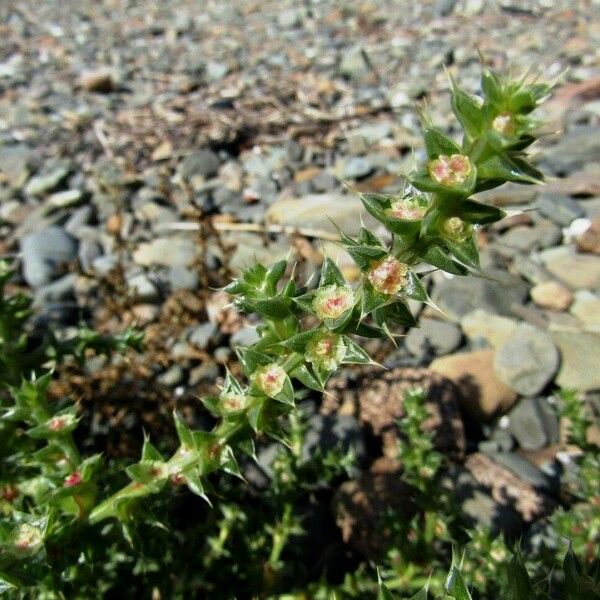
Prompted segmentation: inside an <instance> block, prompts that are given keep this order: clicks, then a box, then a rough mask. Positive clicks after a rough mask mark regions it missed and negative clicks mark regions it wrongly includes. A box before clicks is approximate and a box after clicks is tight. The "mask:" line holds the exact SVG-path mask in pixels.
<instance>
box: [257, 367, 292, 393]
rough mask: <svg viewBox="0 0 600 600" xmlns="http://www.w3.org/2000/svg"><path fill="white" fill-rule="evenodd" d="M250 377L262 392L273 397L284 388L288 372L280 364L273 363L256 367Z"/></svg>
mask: <svg viewBox="0 0 600 600" xmlns="http://www.w3.org/2000/svg"><path fill="white" fill-rule="evenodd" d="M250 378H251V380H252V382H253V383H254V385H255V386H256V387H257V388H258V389H259V390H260V391H261V392H263V393H264V394H266V395H267V396H269V397H270V398H273V397H275V396H277V394H279V393H280V392H281V390H282V389H283V385H284V383H285V379H286V372H285V370H284V369H283V368H282V367H281V366H279V365H278V364H276V363H271V364H270V365H265V366H264V367H260V368H259V369H256V371H254V373H252V375H251V377H250Z"/></svg>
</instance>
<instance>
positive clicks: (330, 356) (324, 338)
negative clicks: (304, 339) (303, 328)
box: [304, 333, 346, 371]
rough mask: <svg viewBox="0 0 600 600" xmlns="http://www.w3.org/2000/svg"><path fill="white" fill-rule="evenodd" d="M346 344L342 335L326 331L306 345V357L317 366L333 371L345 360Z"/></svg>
mask: <svg viewBox="0 0 600 600" xmlns="http://www.w3.org/2000/svg"><path fill="white" fill-rule="evenodd" d="M345 355H346V346H345V345H344V340H343V338H342V336H341V335H336V334H334V333H326V334H324V335H321V336H318V337H315V338H314V339H313V340H312V341H311V342H309V343H308V345H307V346H306V352H305V355H304V356H305V358H306V360H307V361H308V362H311V363H313V364H314V365H315V366H316V367H318V368H321V369H325V370H327V371H333V370H334V369H336V368H337V366H338V365H339V364H340V363H341V362H342V361H343V360H344V356H345Z"/></svg>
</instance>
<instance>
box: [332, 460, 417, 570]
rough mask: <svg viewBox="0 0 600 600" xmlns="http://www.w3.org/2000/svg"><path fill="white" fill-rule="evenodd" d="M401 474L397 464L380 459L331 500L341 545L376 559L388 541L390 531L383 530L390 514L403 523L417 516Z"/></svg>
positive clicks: (408, 488) (409, 492)
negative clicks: (342, 542)
mask: <svg viewBox="0 0 600 600" xmlns="http://www.w3.org/2000/svg"><path fill="white" fill-rule="evenodd" d="M401 474H402V468H401V467H400V465H399V464H398V463H397V462H395V461H393V460H391V459H389V458H380V459H378V460H377V461H375V462H374V463H373V465H372V466H371V469H370V470H369V471H368V472H367V473H365V474H364V475H362V477H361V478H360V479H358V480H352V481H346V482H345V483H343V484H342V485H341V486H340V488H339V490H338V491H337V493H336V495H335V497H334V499H333V507H334V512H335V518H336V523H337V525H338V527H339V528H340V530H341V532H342V537H343V539H344V542H346V543H347V544H350V545H351V546H352V547H353V548H354V549H355V550H357V551H358V552H360V553H361V554H363V555H364V556H366V557H369V558H372V557H374V556H377V555H378V554H380V553H381V552H383V551H384V550H385V549H386V546H387V545H388V544H389V543H390V542H391V537H392V532H391V531H390V530H389V528H388V527H386V516H387V515H388V514H389V513H390V512H391V513H393V514H394V515H395V516H396V518H397V519H398V520H402V521H410V519H412V518H413V517H414V515H415V514H416V508H415V506H414V503H413V501H412V498H411V488H410V486H408V485H407V484H406V483H404V482H403V481H402V480H401V478H400V476H401Z"/></svg>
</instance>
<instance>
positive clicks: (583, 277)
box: [541, 248, 600, 290]
mask: <svg viewBox="0 0 600 600" xmlns="http://www.w3.org/2000/svg"><path fill="white" fill-rule="evenodd" d="M561 250H562V248H561ZM541 258H542V260H543V261H544V265H545V267H546V269H547V270H548V271H549V272H550V273H552V275H554V276H555V277H557V278H558V279H560V280H561V281H562V282H563V283H566V284H567V285H568V286H569V287H571V288H573V289H576V290H580V289H589V290H600V256H593V255H590V254H576V253H575V252H573V251H569V249H567V250H566V251H565V252H563V253H561V254H559V255H558V256H556V255H552V254H551V255H548V254H546V252H542V253H541Z"/></svg>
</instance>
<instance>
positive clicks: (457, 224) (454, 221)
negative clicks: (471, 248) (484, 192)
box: [442, 217, 469, 240]
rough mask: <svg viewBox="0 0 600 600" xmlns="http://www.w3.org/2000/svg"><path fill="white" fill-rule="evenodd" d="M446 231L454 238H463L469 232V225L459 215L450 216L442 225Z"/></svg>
mask: <svg viewBox="0 0 600 600" xmlns="http://www.w3.org/2000/svg"><path fill="white" fill-rule="evenodd" d="M442 229H443V231H444V233H445V234H446V235H447V236H448V237H451V238H453V239H456V240H462V239H464V238H465V237H466V236H467V234H468V233H469V226H468V225H467V224H466V223H465V222H464V221H463V220H462V219H459V218H458V217H450V218H449V219H446V221H444V224H443V225H442Z"/></svg>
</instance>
